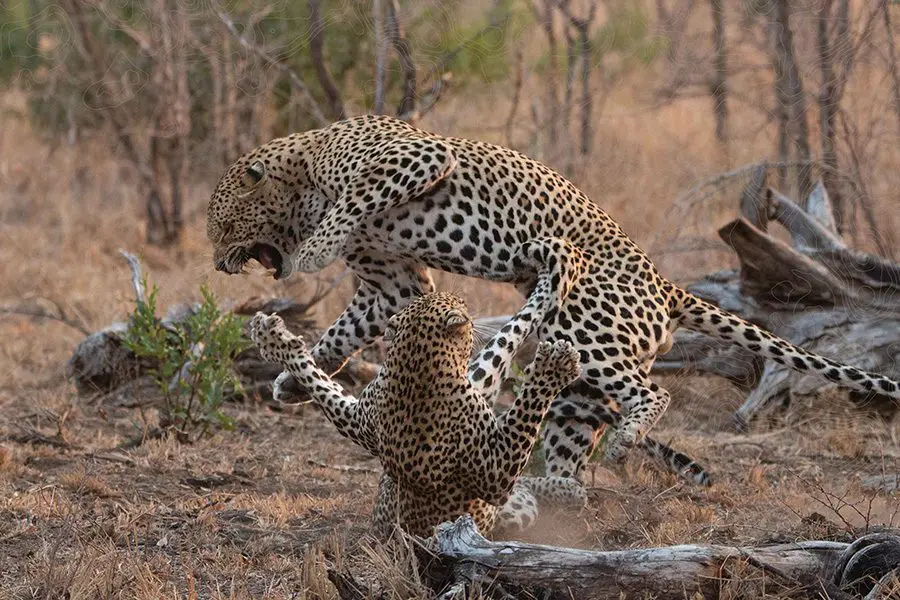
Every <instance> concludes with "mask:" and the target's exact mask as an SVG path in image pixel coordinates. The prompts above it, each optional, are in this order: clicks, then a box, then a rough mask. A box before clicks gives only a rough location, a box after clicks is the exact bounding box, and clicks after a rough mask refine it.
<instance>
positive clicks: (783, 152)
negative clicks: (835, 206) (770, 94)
mask: <svg viewBox="0 0 900 600" xmlns="http://www.w3.org/2000/svg"><path fill="white" fill-rule="evenodd" d="M774 1H776V2H777V1H778V0H774ZM770 8H774V7H772V6H771V5H770ZM770 12H771V11H770ZM766 29H767V34H768V37H769V43H770V44H771V46H772V70H773V71H774V73H775V118H776V121H777V123H778V162H779V163H782V164H780V165H779V166H778V169H777V172H778V187H779V188H781V189H785V188H787V167H786V166H784V164H783V163H786V162H787V161H788V160H789V159H790V148H789V144H788V124H789V123H790V93H789V92H788V84H787V73H786V72H785V69H784V62H783V61H782V60H781V56H780V54H781V53H780V52H779V31H778V30H779V27H778V24H777V22H776V20H775V19H774V18H770V19H769V20H768V21H767V22H766Z"/></svg>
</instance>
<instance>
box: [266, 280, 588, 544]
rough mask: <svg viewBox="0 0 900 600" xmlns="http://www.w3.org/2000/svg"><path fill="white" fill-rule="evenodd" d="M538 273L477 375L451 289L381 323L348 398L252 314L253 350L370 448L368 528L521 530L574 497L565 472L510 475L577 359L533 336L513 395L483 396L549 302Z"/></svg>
mask: <svg viewBox="0 0 900 600" xmlns="http://www.w3.org/2000/svg"><path fill="white" fill-rule="evenodd" d="M554 291H555V290H553V289H552V288H551V286H550V276H545V277H543V279H542V280H541V281H539V282H538V285H537V287H536V289H535V292H534V293H533V294H532V295H531V297H530V299H529V301H528V302H527V303H526V304H525V306H524V307H523V308H522V309H521V310H520V311H519V312H518V313H517V314H516V316H515V317H514V318H513V319H512V320H511V321H510V322H509V323H508V324H507V326H506V327H504V330H503V331H502V332H499V333H498V334H497V335H495V336H494V338H492V340H491V341H489V342H488V343H487V344H486V345H485V347H484V348H483V349H482V350H481V352H480V355H481V356H489V357H490V359H489V362H490V364H491V370H490V372H489V373H487V375H489V376H490V377H491V379H492V380H494V381H496V382H497V384H496V385H494V384H493V383H487V377H480V378H478V382H473V381H472V379H473V373H474V372H480V369H481V368H482V367H481V366H480V365H479V366H473V367H470V366H469V356H470V354H471V351H472V344H473V339H472V336H473V333H472V332H473V329H472V320H471V319H470V318H469V315H468V313H467V311H466V307H465V304H464V303H463V302H462V300H460V299H459V298H457V297H455V296H453V295H450V294H442V293H434V294H429V295H426V296H423V297H422V298H419V299H417V300H415V301H414V302H412V303H411V304H410V305H409V306H407V307H406V308H404V309H403V310H401V311H400V312H399V313H398V314H397V315H395V316H394V317H392V318H391V319H390V321H389V326H388V330H387V333H386V336H385V337H386V339H387V340H388V349H387V353H386V356H385V360H384V363H383V365H382V368H381V370H380V371H379V373H378V375H377V376H376V378H375V379H374V380H373V381H372V382H371V383H370V384H369V385H368V386H367V387H366V388H365V390H363V392H362V393H361V394H360V396H359V399H356V398H353V397H351V396H349V395H347V394H346V393H345V392H344V391H343V388H341V387H340V386H339V385H338V384H336V383H334V382H333V381H332V380H331V379H330V377H329V376H328V375H327V374H326V373H324V372H323V371H321V370H320V369H318V368H317V367H316V366H315V363H314V361H313V359H312V356H311V355H310V353H309V351H308V349H307V347H306V345H305V343H304V342H303V339H302V338H300V337H297V336H294V335H292V334H291V333H290V332H288V331H287V330H286V329H285V327H284V323H283V321H282V320H281V318H280V317H278V316H276V315H272V316H265V315H263V314H262V313H259V314H257V315H256V316H255V317H254V318H253V320H252V322H251V336H252V338H253V341H254V342H255V343H256V344H257V346H258V347H259V349H260V353H261V354H262V356H263V358H265V359H266V360H270V361H273V362H277V363H280V364H281V365H283V366H284V367H285V368H286V369H287V370H288V371H289V372H290V373H291V374H292V375H293V376H294V377H296V378H297V380H298V381H299V383H300V385H301V386H302V387H303V388H304V389H306V390H307V391H308V392H309V393H310V394H311V395H312V397H313V399H314V400H315V402H316V403H317V404H318V405H319V406H321V407H322V409H323V410H324V412H325V414H326V415H327V416H328V418H329V419H330V420H331V422H332V423H333V424H334V425H335V426H336V427H337V429H338V431H340V433H341V434H343V435H345V436H347V437H349V438H350V439H351V440H353V441H354V442H356V443H357V444H359V445H361V446H362V447H363V448H365V449H366V450H368V451H369V452H371V453H372V454H374V455H375V456H377V457H378V458H379V460H380V461H381V464H382V466H383V467H384V474H383V475H382V479H381V483H380V485H379V493H378V499H377V501H376V506H375V511H374V516H373V526H374V529H375V532H376V533H377V534H378V535H380V536H388V535H390V533H391V531H392V530H393V527H394V526H395V525H399V526H400V527H402V528H403V529H405V530H407V531H409V532H411V533H415V534H419V535H428V534H430V533H431V529H432V528H433V527H434V526H435V525H437V524H439V523H441V522H443V521H445V520H448V519H452V518H455V517H457V516H459V515H461V514H464V513H470V514H472V515H473V517H474V518H475V522H476V523H477V524H478V526H479V527H480V528H481V530H482V531H485V532H487V531H490V530H491V529H493V528H494V525H495V523H497V521H498V518H499V525H500V526H501V527H502V528H503V529H507V530H509V529H521V528H525V527H527V526H528V525H529V524H530V523H531V522H532V521H533V519H534V517H535V516H536V512H537V505H538V500H542V501H549V502H550V503H552V504H554V505H556V506H560V507H573V506H575V507H579V506H583V504H584V501H585V495H584V491H583V489H582V487H581V485H580V484H579V483H578V482H577V481H576V480H574V479H566V478H561V477H553V478H547V479H544V478H532V477H524V478H520V477H519V475H520V473H521V471H522V469H523V467H524V466H525V463H526V462H527V460H528V457H529V455H530V454H531V451H532V448H533V446H534V443H535V440H536V439H537V436H538V429H539V426H540V423H541V421H542V419H543V417H544V414H545V413H546V411H547V409H548V407H549V406H550V403H551V401H552V400H553V398H554V397H555V396H556V394H557V393H558V392H559V390H560V389H562V388H563V387H565V386H566V385H568V384H569V383H571V382H572V381H574V380H575V379H577V378H578V374H579V363H580V358H579V355H578V352H577V351H575V350H574V349H573V348H572V346H571V345H570V344H568V343H567V342H556V343H555V344H552V345H551V344H550V343H542V344H541V345H540V346H539V348H538V351H537V354H536V356H535V359H534V361H533V363H532V364H531V365H530V366H529V367H528V368H527V369H526V372H525V378H524V383H523V387H522V390H521V394H520V395H519V397H518V398H517V399H516V401H515V403H514V404H513V406H512V407H511V408H510V409H509V410H508V411H506V412H505V413H504V414H502V415H499V416H498V415H496V414H495V413H494V411H493V409H492V404H493V396H494V395H496V393H497V390H498V389H499V382H500V381H501V380H502V379H503V378H504V377H505V374H506V372H507V370H508V368H509V366H510V363H511V361H512V357H513V355H514V354H515V352H516V351H517V350H518V348H519V346H520V345H521V343H522V342H523V341H524V340H525V338H526V337H527V336H528V335H530V334H531V333H532V332H533V331H534V330H535V329H536V327H537V325H538V323H540V321H542V320H543V319H544V318H545V316H546V314H547V312H548V311H549V310H552V309H553V306H554V304H555V302H556V299H555V294H554Z"/></svg>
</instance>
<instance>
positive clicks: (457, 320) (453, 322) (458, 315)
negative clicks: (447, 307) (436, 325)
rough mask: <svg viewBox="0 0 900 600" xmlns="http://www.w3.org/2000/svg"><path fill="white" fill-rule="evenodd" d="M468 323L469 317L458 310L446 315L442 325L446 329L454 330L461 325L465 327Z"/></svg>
mask: <svg viewBox="0 0 900 600" xmlns="http://www.w3.org/2000/svg"><path fill="white" fill-rule="evenodd" d="M469 321H470V319H469V315H467V314H465V313H463V312H462V311H459V310H451V311H450V312H448V313H447V316H446V317H445V318H444V324H445V325H446V326H447V327H448V328H455V327H459V326H461V325H465V324H466V323H468V322H469Z"/></svg>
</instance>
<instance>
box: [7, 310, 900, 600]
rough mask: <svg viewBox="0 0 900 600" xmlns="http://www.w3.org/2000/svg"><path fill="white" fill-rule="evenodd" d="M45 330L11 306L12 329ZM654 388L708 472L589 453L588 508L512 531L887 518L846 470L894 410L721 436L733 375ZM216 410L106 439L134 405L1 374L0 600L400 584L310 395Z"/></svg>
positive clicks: (897, 463) (823, 525)
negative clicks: (157, 433)
mask: <svg viewBox="0 0 900 600" xmlns="http://www.w3.org/2000/svg"><path fill="white" fill-rule="evenodd" d="M47 326H48V325H36V324H33V323H30V322H28V321H25V320H23V321H22V322H21V323H20V324H19V334H20V336H22V337H29V336H33V335H37V334H39V333H40V331H41V330H42V329H44V328H45V327H47ZM54 371H57V372H58V369H54ZM665 384H666V385H668V386H669V388H670V389H672V391H673V395H674V397H675V402H674V405H673V406H672V408H671V409H670V410H669V413H668V414H667V415H666V417H665V420H664V422H663V423H662V424H661V425H660V426H659V427H658V428H657V429H656V430H655V432H654V434H655V435H656V436H657V437H658V439H661V440H666V441H670V442H671V443H672V444H674V445H675V446H676V447H678V448H679V449H681V450H683V451H686V452H689V453H691V454H692V455H693V456H694V457H695V458H696V459H697V460H699V461H701V462H702V464H704V465H706V466H707V467H708V468H709V469H711V470H712V472H713V473H714V476H715V483H714V485H713V486H712V487H710V488H708V489H701V488H697V487H693V486H691V485H688V484H686V483H684V482H681V481H678V480H676V479H675V478H674V477H673V476H671V475H669V474H666V473H664V472H662V471H661V470H660V469H658V468H657V467H656V465H654V464H651V463H649V462H647V461H645V460H644V459H643V458H642V457H641V456H638V455H637V454H635V455H634V456H632V457H631V458H630V459H629V460H628V461H627V462H626V463H625V464H624V465H621V466H620V465H608V464H604V463H602V462H598V461H595V462H593V463H592V464H591V467H590V469H589V472H588V474H587V483H588V485H589V488H590V503H589V506H588V508H587V510H585V511H584V513H583V514H581V515H577V516H573V515H561V516H553V515H547V516H545V518H543V519H541V521H540V522H539V523H538V525H537V527H536V528H535V529H534V530H533V531H531V532H529V533H528V534H527V536H524V537H523V539H527V540H531V541H539V542H542V543H549V544H556V545H567V546H576V547H583V548H597V549H615V548H632V547H649V546H658V545H668V544H676V543H688V542H690V543H727V544H747V545H750V544H762V543H768V542H785V541H793V540H799V539H835V540H845V539H848V538H849V537H850V536H852V535H854V534H858V533H860V532H862V531H865V530H866V528H867V527H872V526H879V525H893V526H897V525H900V499H898V497H897V496H896V493H895V495H893V496H891V495H889V494H884V493H872V492H868V491H866V490H865V489H863V487H862V486H861V485H860V481H861V478H862V477H865V476H870V475H878V474H882V473H897V472H900V444H898V437H900V426H898V424H897V423H896V422H894V423H884V422H880V421H878V420H877V419H874V418H869V417H863V416H861V415H859V414H858V413H853V412H851V409H850V408H849V407H847V408H842V405H841V402H840V400H839V399H838V398H836V397H832V398H827V397H826V398H822V399H820V400H819V401H817V403H816V405H815V406H813V407H806V408H800V409H798V410H795V411H793V412H792V413H791V414H790V415H789V416H787V417H782V418H779V419H774V420H772V421H771V422H769V423H767V424H761V425H759V426H757V427H756V429H755V430H754V431H753V432H752V433H750V434H748V435H739V434H736V433H732V432H731V431H729V428H730V427H729V419H730V411H731V410H733V409H734V408H735V407H736V405H737V404H738V403H739V402H740V396H739V394H737V393H736V391H735V390H733V389H730V388H729V387H728V386H727V385H725V384H722V383H721V382H718V381H715V380H712V379H709V380H704V379H696V378H694V379H670V380H669V381H666V382H665ZM826 406H828V407H829V408H827V409H826V408H825V407H826ZM228 412H229V413H230V414H232V415H233V416H234V417H235V418H236V420H237V423H238V425H237V429H236V430H235V431H232V432H223V433H219V434H217V435H216V436H214V437H212V438H210V439H206V440H202V441H200V442H198V443H196V444H192V445H184V444H180V443H178V442H175V441H173V440H150V441H147V442H146V443H144V444H143V445H140V446H138V447H136V448H134V449H117V446H118V445H119V444H121V443H122V442H124V441H126V440H128V439H130V438H133V437H134V436H135V435H139V434H140V431H141V427H142V423H144V422H145V420H146V419H149V420H150V422H152V420H153V418H154V417H153V413H154V411H153V410H152V409H140V408H134V407H131V408H129V407H122V406H106V405H104V404H103V403H96V402H94V403H92V402H86V401H84V400H83V399H79V398H77V397H75V395H74V392H73V391H72V390H71V389H70V387H69V386H68V385H67V383H66V382H65V381H64V379H63V378H62V377H61V376H51V377H44V378H43V379H42V380H40V381H35V382H34V383H33V384H32V385H30V386H28V387H27V388H24V387H21V388H17V389H11V388H10V386H9V385H5V386H4V387H3V388H0V436H2V437H0V440H2V442H0V556H2V557H3V560H2V561H0V598H120V597H122V598H124V597H137V598H158V597H162V596H166V597H178V598H182V597H184V598H195V597H200V598H259V597H272V598H335V597H336V594H335V592H334V590H333V588H331V586H330V584H329V583H328V582H327V580H326V578H325V572H324V569H325V567H326V565H328V566H335V565H337V566H343V567H346V568H350V567H349V565H353V567H352V568H353V569H360V570H362V571H367V570H368V571H371V572H374V573H375V578H376V579H379V578H380V580H381V585H383V586H386V587H391V586H394V587H396V586H397V585H400V587H403V586H407V587H409V586H413V583H412V582H409V581H403V577H402V575H401V574H400V573H399V572H394V573H390V572H389V571H386V570H384V569H378V568H376V567H375V566H373V561H374V560H376V558H373V554H374V555H375V556H376V557H377V555H378V552H377V550H374V551H373V544H372V543H371V542H370V541H369V540H368V539H367V537H366V535H365V532H366V527H367V523H368V517H369V513H370V511H371V508H372V502H373V498H374V495H375V491H376V487H377V480H378V472H379V468H378V464H377V462H376V461H375V460H373V459H371V458H370V457H368V456H367V455H366V454H365V453H364V452H363V451H362V450H360V449H359V448H357V447H356V446H354V445H352V444H351V443H350V442H349V441H347V440H345V439H343V438H341V437H340V436H338V435H337V433H335V430H334V428H333V427H331V426H330V425H329V424H328V423H327V421H326V420H325V419H324V418H323V416H322V415H321V414H320V413H319V411H318V410H317V409H315V408H313V407H311V406H308V407H305V408H304V409H303V410H300V411H296V412H294V413H293V414H291V413H285V412H276V411H274V410H272V409H271V408H270V407H267V406H266V405H264V404H262V403H252V402H248V403H246V404H244V405H240V406H238V405H232V406H229V407H228ZM142 413H143V414H142ZM394 566H395V571H396V570H397V569H399V567H396V565H394ZM397 581H401V582H402V585H401V584H398V583H397ZM392 582H393V583H392ZM411 590H412V588H410V590H407V591H406V592H404V591H403V590H402V589H400V590H398V589H394V591H395V592H396V593H397V595H396V596H392V597H415V595H412V596H410V595H407V594H410V593H414V592H412V591H411ZM770 592H772V593H777V589H775V590H772V589H771V586H770ZM734 597H753V596H747V595H738V596H734Z"/></svg>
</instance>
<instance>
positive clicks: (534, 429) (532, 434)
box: [468, 342, 581, 504]
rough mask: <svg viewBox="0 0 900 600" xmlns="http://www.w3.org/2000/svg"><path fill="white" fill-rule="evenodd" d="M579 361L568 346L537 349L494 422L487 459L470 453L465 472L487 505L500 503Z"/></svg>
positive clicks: (577, 372) (545, 344) (577, 369)
mask: <svg viewBox="0 0 900 600" xmlns="http://www.w3.org/2000/svg"><path fill="white" fill-rule="evenodd" d="M580 364H581V358H580V355H579V353H578V351H577V350H575V349H574V348H573V347H572V345H571V344H569V343H568V342H556V343H554V344H550V343H548V342H542V343H541V344H539V345H538V349H537V353H536V354H535V358H534V361H532V363H531V364H530V365H528V367H527V368H526V369H525V378H524V383H523V385H522V389H521V392H520V394H519V396H518V398H516V400H515V402H514V403H513V405H512V407H510V409H509V410H507V411H506V412H505V413H504V414H502V415H500V416H499V417H496V418H495V421H494V427H495V429H494V430H493V431H492V432H491V434H490V435H489V436H487V440H486V442H487V446H488V453H487V456H485V452H484V451H479V452H473V453H471V457H470V458H469V459H468V460H469V461H470V463H471V464H470V465H469V470H470V471H471V472H472V473H473V474H474V478H473V481H474V482H475V483H476V485H477V486H478V488H479V489H478V493H479V497H481V498H482V499H483V500H485V501H486V502H490V503H493V504H498V503H501V502H504V501H505V500H506V498H507V496H508V494H509V490H510V489H511V487H512V485H513V483H514V482H515V481H516V479H517V478H518V476H519V474H520V473H521V472H522V469H523V468H524V467H525V463H527V462H528V458H529V456H530V455H531V451H532V449H533V448H534V443H535V441H536V440H537V436H538V431H539V429H540V426H541V421H543V419H544V415H545V414H546V412H547V409H548V408H549V407H550V403H551V402H552V401H553V399H554V398H555V397H556V395H557V394H559V392H560V391H561V390H562V389H563V388H565V387H566V386H567V385H569V384H570V383H572V382H573V381H575V380H576V379H578V376H579V375H580V372H581V367H580Z"/></svg>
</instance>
